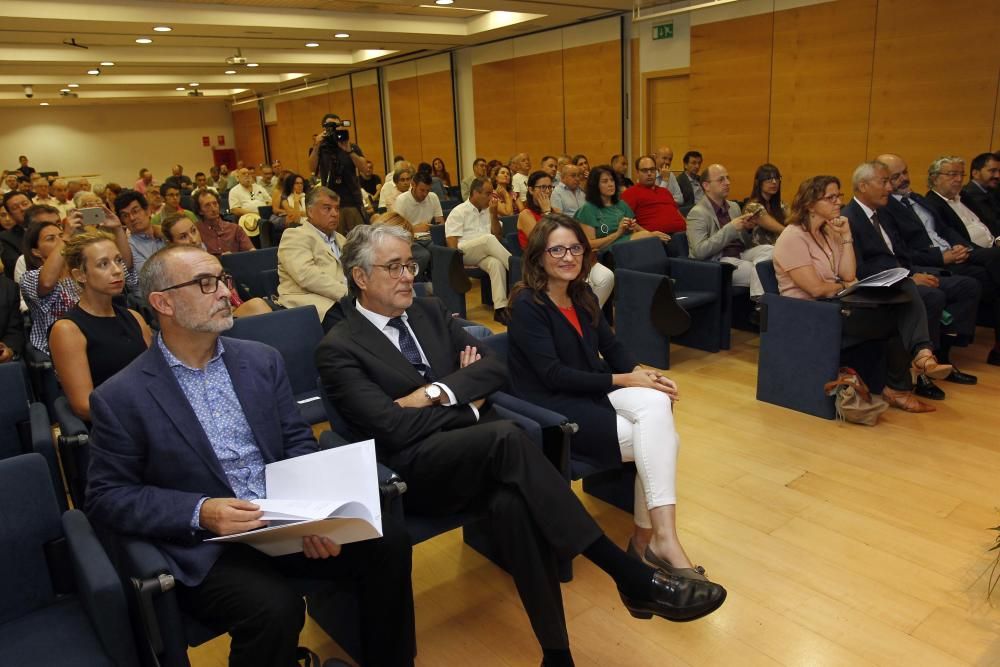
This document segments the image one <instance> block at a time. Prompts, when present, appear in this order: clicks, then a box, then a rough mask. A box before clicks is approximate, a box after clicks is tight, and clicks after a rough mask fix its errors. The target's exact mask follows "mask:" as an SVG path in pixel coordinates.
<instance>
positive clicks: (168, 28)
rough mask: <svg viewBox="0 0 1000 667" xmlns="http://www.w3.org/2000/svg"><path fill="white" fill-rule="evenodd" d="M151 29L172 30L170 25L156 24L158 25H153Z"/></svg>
mask: <svg viewBox="0 0 1000 667" xmlns="http://www.w3.org/2000/svg"><path fill="white" fill-rule="evenodd" d="M153 30H154V31H156V32H170V31H171V30H173V28H171V27H170V26H166V25H158V26H156V27H154V28H153Z"/></svg>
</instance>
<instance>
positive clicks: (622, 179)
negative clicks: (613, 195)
mask: <svg viewBox="0 0 1000 667" xmlns="http://www.w3.org/2000/svg"><path fill="white" fill-rule="evenodd" d="M611 169H612V170H614V172H615V173H616V174H618V182H619V183H621V188H622V191H624V190H625V189H626V188H630V187H632V186H633V185H635V182H634V181H633V180H632V179H631V178H629V177H628V158H627V157H625V156H624V155H621V154H618V155H612V156H611Z"/></svg>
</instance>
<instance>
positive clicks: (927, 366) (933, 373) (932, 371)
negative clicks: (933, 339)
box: [910, 348, 954, 382]
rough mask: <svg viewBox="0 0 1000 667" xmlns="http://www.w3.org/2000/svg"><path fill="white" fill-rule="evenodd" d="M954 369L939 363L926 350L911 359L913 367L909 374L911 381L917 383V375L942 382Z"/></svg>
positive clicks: (949, 365)
mask: <svg viewBox="0 0 1000 667" xmlns="http://www.w3.org/2000/svg"><path fill="white" fill-rule="evenodd" d="M952 370H954V367H953V366H952V365H951V364H942V363H939V362H938V360H937V358H936V357H935V356H934V354H933V353H931V351H930V350H928V349H926V348H925V349H923V350H921V351H920V352H918V353H917V356H915V357H913V365H912V366H911V368H910V372H911V373H912V374H913V381H914V382H916V381H917V376H918V375H926V376H927V377H929V378H933V379H935V380H943V379H945V378H946V377H948V376H949V375H951V372H952Z"/></svg>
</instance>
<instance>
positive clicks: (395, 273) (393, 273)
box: [375, 262, 420, 280]
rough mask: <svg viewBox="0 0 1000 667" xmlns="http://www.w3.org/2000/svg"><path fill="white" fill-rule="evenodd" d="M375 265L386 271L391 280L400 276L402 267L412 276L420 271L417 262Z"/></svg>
mask: <svg viewBox="0 0 1000 667" xmlns="http://www.w3.org/2000/svg"><path fill="white" fill-rule="evenodd" d="M375 266H377V267H379V268H380V269H385V270H386V272H387V273H388V274H389V277H390V278H392V279H393V280H396V279H398V278H400V277H402V275H403V269H406V270H407V271H409V272H410V275H411V276H413V277H414V278H416V277H417V274H418V273H420V265H419V264H417V263H416V262H406V263H403V262H392V263H390V264H376V265H375Z"/></svg>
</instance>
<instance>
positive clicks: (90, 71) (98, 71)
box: [87, 69, 101, 76]
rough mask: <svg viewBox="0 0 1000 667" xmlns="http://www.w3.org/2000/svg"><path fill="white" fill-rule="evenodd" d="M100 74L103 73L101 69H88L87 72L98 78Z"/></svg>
mask: <svg viewBox="0 0 1000 667" xmlns="http://www.w3.org/2000/svg"><path fill="white" fill-rule="evenodd" d="M100 73H101V70H99V69H88V70H87V74H93V75H94V76H97V75H98V74H100Z"/></svg>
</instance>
